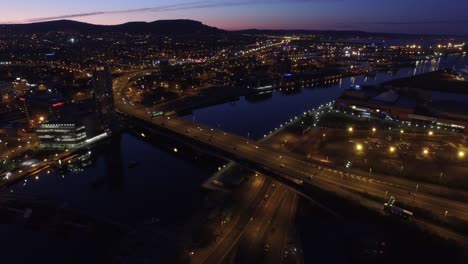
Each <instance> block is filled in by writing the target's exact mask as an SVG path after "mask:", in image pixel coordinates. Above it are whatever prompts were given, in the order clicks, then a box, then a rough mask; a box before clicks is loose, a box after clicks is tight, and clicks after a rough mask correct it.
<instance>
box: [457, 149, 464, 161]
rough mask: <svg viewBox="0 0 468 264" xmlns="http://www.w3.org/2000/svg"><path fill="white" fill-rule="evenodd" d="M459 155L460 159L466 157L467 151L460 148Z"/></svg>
mask: <svg viewBox="0 0 468 264" xmlns="http://www.w3.org/2000/svg"><path fill="white" fill-rule="evenodd" d="M458 157H459V158H460V159H463V158H464V157H465V152H463V151H461V150H460V151H459V152H458Z"/></svg>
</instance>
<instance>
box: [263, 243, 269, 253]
mask: <svg viewBox="0 0 468 264" xmlns="http://www.w3.org/2000/svg"><path fill="white" fill-rule="evenodd" d="M263 250H265V252H268V251H269V250H270V245H268V244H265V246H264V247H263Z"/></svg>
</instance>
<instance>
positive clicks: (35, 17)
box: [0, 0, 468, 35]
mask: <svg viewBox="0 0 468 264" xmlns="http://www.w3.org/2000/svg"><path fill="white" fill-rule="evenodd" d="M110 6H111V7H110ZM466 8H468V3H465V2H462V1H457V0H450V1H440V0H430V1H425V3H424V6H422V5H421V3H420V1H403V0H396V1H391V3H390V2H388V3H382V2H378V3H376V2H375V1H369V0H357V1H347V0H332V1H324V0H295V1H283V0H274V1H266V0H249V1H230V0H227V1H223V0H211V1H187V0H182V1H159V3H158V4H154V3H152V1H147V0H138V1H134V2H132V3H128V2H125V1H117V2H115V1H113V2H112V5H110V3H107V2H100V3H95V2H93V1H88V0H86V1H81V2H79V3H69V2H66V3H65V2H61V1H56V0H53V1H49V2H48V5H44V3H40V2H38V1H17V2H15V3H11V4H10V6H9V8H8V12H5V11H3V12H2V11H0V15H1V17H2V19H1V20H0V23H1V24H14V23H33V22H43V21H51V20H60V19H70V20H77V21H82V22H87V23H93V24H105V25H110V24H121V23H125V22H129V21H154V20H163V19H193V20H198V21H201V22H203V23H205V24H207V25H210V26H215V27H218V28H221V29H226V30H239V29H249V28H257V29H305V30H362V31H368V32H384V33H386V32H388V33H409V34H436V35H468V27H464V26H463V25H466V24H468V19H466V18H465V16H464V12H463V10H466Z"/></svg>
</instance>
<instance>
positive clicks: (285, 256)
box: [283, 250, 289, 259]
mask: <svg viewBox="0 0 468 264" xmlns="http://www.w3.org/2000/svg"><path fill="white" fill-rule="evenodd" d="M288 257H289V251H288V250H285V251H284V252H283V259H287V258H288Z"/></svg>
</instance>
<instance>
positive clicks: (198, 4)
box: [23, 0, 344, 23]
mask: <svg viewBox="0 0 468 264" xmlns="http://www.w3.org/2000/svg"><path fill="white" fill-rule="evenodd" d="M339 1H344V0H238V1H235V0H224V1H223V0H205V1H194V2H186V3H178V4H171V5H163V6H156V7H144V8H136V9H125V10H113V11H112V10H111V11H96V12H86V13H76V14H65V15H59V16H49V17H37V18H32V19H27V20H25V21H23V22H25V23H34V22H43V21H50V20H59V19H70V18H77V17H90V16H100V15H107V14H126V13H140V12H171V11H180V10H195V9H207V8H217V7H233V6H248V5H268V4H278V3H291V4H298V3H311V2H316V3H318V2H322V3H329V2H339Z"/></svg>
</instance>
